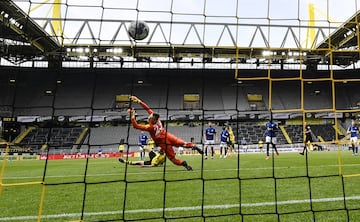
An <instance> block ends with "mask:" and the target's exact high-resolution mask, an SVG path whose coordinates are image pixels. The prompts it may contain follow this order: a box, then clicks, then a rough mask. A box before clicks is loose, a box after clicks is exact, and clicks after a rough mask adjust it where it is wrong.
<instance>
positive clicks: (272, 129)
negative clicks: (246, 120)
mask: <svg viewBox="0 0 360 222" xmlns="http://www.w3.org/2000/svg"><path fill="white" fill-rule="evenodd" d="M265 127H266V131H265V143H266V160H268V159H270V152H269V149H270V144H271V145H272V148H273V149H274V150H275V152H276V155H278V156H279V152H278V151H277V149H276V143H277V140H276V132H277V130H278V125H277V124H276V123H275V122H274V121H273V120H269V121H268V122H267V123H266V124H265Z"/></svg>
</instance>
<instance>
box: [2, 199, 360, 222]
mask: <svg viewBox="0 0 360 222" xmlns="http://www.w3.org/2000/svg"><path fill="white" fill-rule="evenodd" d="M345 199H346V200H360V196H351V197H346V198H345ZM343 200H344V198H343V197H334V198H321V199H312V202H313V203H321V202H335V201H343ZM303 203H310V199H307V200H287V201H278V202H277V205H291V204H303ZM275 204H276V203H275V202H260V203H245V204H241V207H263V206H269V205H275ZM237 207H239V204H226V205H207V206H204V209H205V210H207V209H225V208H226V209H230V208H237ZM201 208H202V207H201V206H191V207H171V208H165V211H166V212H174V211H194V210H201ZM163 210H164V209H163V208H153V209H138V210H127V211H125V213H126V214H138V213H156V212H163ZM122 213H123V211H106V212H91V213H86V212H85V213H84V215H85V216H98V215H114V214H119V215H122ZM80 216H81V214H80V213H69V214H53V215H42V216H41V218H42V219H53V218H68V217H80ZM37 218H38V216H18V217H2V218H0V221H21V220H35V219H37Z"/></svg>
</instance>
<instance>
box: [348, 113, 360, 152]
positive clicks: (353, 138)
mask: <svg viewBox="0 0 360 222" xmlns="http://www.w3.org/2000/svg"><path fill="white" fill-rule="evenodd" d="M347 133H349V134H350V142H351V147H352V150H353V155H355V156H357V155H359V149H358V146H357V145H358V144H357V140H358V134H359V127H358V126H357V125H356V122H355V120H354V119H353V120H351V125H350V126H349V127H348V130H347Z"/></svg>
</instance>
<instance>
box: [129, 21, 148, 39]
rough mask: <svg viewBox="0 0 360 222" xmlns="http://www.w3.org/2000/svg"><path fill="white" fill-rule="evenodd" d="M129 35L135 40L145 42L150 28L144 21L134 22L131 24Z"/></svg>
mask: <svg viewBox="0 0 360 222" xmlns="http://www.w3.org/2000/svg"><path fill="white" fill-rule="evenodd" d="M128 33H129V35H130V37H131V38H133V39H134V40H143V39H145V38H146V37H147V36H148V34H149V26H148V25H147V24H146V23H145V22H144V21H133V22H131V23H130V26H129V29H128Z"/></svg>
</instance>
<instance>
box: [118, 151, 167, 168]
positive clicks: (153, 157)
mask: <svg viewBox="0 0 360 222" xmlns="http://www.w3.org/2000/svg"><path fill="white" fill-rule="evenodd" d="M145 150H146V151H148V150H151V149H150V148H147V149H145ZM149 157H150V159H149V160H139V161H131V160H127V161H125V160H124V159H122V158H119V161H120V163H127V164H129V165H139V166H142V167H156V166H160V165H162V164H163V163H164V162H165V157H166V155H165V153H164V151H162V150H160V151H159V152H155V151H153V150H151V151H150V152H149Z"/></svg>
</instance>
